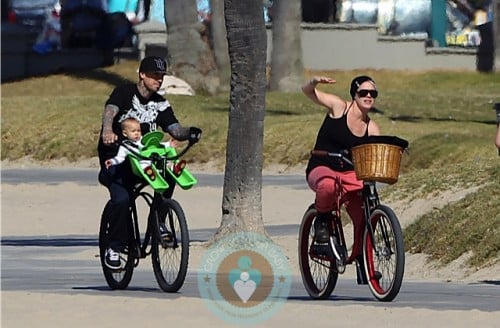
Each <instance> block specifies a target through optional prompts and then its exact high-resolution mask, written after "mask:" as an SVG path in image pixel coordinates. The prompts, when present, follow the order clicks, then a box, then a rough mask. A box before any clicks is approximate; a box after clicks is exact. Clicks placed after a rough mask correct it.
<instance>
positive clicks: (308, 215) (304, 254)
mask: <svg viewBox="0 0 500 328" xmlns="http://www.w3.org/2000/svg"><path fill="white" fill-rule="evenodd" d="M316 214H317V211H316V208H315V207H314V205H311V206H309V208H308V209H307V211H306V212H305V214H304V217H303V218H302V223H301V225H300V230H299V249H298V251H299V267H300V274H301V276H302V283H303V284H304V287H305V289H306V291H307V293H308V294H309V296H311V298H313V299H327V298H328V297H330V295H331V293H332V292H333V289H334V288H335V285H336V284H337V279H338V272H337V270H336V268H335V264H334V263H333V262H331V261H330V260H328V259H326V258H323V257H322V256H318V255H316V254H314V252H313V251H312V249H311V246H312V245H313V243H314V228H313V221H314V219H315V218H316Z"/></svg>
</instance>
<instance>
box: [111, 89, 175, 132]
mask: <svg viewBox="0 0 500 328" xmlns="http://www.w3.org/2000/svg"><path fill="white" fill-rule="evenodd" d="M168 107H170V103H169V102H168V100H165V101H161V102H155V101H149V102H148V103H147V104H141V102H140V100H139V98H138V97H137V95H134V97H133V98H132V108H130V109H129V110H128V111H126V112H124V113H123V114H122V115H121V116H120V119H119V120H118V122H120V123H121V122H122V121H123V120H125V119H127V118H135V119H136V120H138V121H139V123H141V124H144V123H147V124H149V131H154V130H156V117H157V116H158V114H159V113H160V112H163V111H164V110H166V109H167V108H168Z"/></svg>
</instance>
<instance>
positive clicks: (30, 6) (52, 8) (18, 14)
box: [7, 0, 61, 35]
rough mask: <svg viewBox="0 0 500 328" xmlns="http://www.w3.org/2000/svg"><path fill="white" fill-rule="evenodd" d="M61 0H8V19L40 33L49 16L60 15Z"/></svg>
mask: <svg viewBox="0 0 500 328" xmlns="http://www.w3.org/2000/svg"><path fill="white" fill-rule="evenodd" d="M60 11H61V4H60V2H59V0H8V11H7V12H8V15H7V20H8V22H10V23H16V24H20V25H23V26H25V27H26V28H28V29H29V30H30V31H33V32H35V33H36V34H37V35H39V34H40V33H41V32H42V31H43V29H44V26H45V22H46V21H47V19H48V18H49V17H59V13H60Z"/></svg>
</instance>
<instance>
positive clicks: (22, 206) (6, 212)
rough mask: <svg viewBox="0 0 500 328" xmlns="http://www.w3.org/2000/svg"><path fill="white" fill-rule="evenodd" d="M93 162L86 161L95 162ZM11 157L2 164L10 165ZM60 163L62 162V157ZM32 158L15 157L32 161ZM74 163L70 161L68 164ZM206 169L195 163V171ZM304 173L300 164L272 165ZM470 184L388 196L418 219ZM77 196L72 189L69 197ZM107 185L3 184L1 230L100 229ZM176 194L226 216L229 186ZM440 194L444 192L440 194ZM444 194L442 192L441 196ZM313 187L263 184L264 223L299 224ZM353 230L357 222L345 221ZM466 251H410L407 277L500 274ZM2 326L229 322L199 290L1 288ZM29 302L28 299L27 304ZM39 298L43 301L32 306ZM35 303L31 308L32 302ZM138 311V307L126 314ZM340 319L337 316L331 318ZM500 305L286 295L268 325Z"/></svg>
mask: <svg viewBox="0 0 500 328" xmlns="http://www.w3.org/2000/svg"><path fill="white" fill-rule="evenodd" d="M93 163H94V162H92V161H90V162H87V163H80V165H81V166H84V167H92V166H93V165H94V164H93ZM10 164H11V163H7V162H4V163H2V166H3V167H4V168H5V167H9V166H10ZM55 165H59V166H60V165H61V163H60V162H59V163H56V164H55ZM27 166H29V164H28V163H24V164H19V163H17V164H16V167H18V168H19V167H27ZM63 166H68V165H63ZM197 170H198V171H201V170H200V169H199V168H197V169H196V168H193V169H192V171H193V172H194V173H196V172H197ZM283 171H285V173H284V174H286V173H290V172H291V173H300V174H301V173H302V171H297V170H295V171H294V170H291V169H288V170H284V169H283V168H276V167H274V168H268V169H266V173H270V172H272V173H281V172H283ZM467 192H470V190H459V191H450V192H449V194H447V195H442V197H440V198H437V197H434V199H435V202H438V203H439V204H438V203H429V201H426V200H420V201H416V202H415V201H414V202H412V203H403V202H401V203H395V204H388V205H390V206H392V207H393V208H394V210H395V212H396V213H397V214H398V216H399V217H400V218H401V222H402V225H403V226H404V225H406V224H408V223H409V222H411V221H412V220H414V219H415V218H416V217H417V215H418V214H422V213H423V212H425V211H426V210H430V209H431V208H432V207H434V206H443V205H444V204H446V203H447V202H449V201H454V200H457V199H460V198H461V197H463V196H464V195H465V194H467ZM68 196H70V197H68ZM107 197H108V194H107V191H106V189H105V188H104V187H102V186H99V185H97V183H96V185H91V186H80V185H76V184H73V183H63V184H60V185H41V186H36V187H33V186H31V185H7V184H2V185H1V200H2V203H1V209H2V210H1V214H2V217H1V221H2V222H1V229H2V230H1V234H2V237H5V236H56V235H95V234H96V233H97V229H98V226H99V217H100V214H101V211H102V208H103V206H104V204H105V202H106V200H107ZM175 198H176V199H177V200H178V201H179V202H180V203H181V204H182V205H183V207H184V210H185V212H186V216H187V217H188V223H189V227H190V229H198V228H216V227H218V226H219V224H220V217H221V200H222V188H208V187H194V188H193V189H191V190H188V191H184V190H181V189H178V190H177V191H176V194H175ZM436 199H438V200H436ZM439 199H440V200H439ZM312 200H313V194H312V192H311V191H309V190H307V189H292V188H287V187H274V186H272V187H264V188H263V203H262V208H263V218H264V224H265V225H277V224H299V223H300V220H301V217H302V214H303V213H304V211H305V209H306V207H307V206H308V205H309V204H310V203H311V202H312ZM346 230H347V231H350V229H348V228H347V229H346ZM273 239H274V240H275V242H276V243H277V244H278V245H280V246H281V247H282V249H283V251H284V252H285V254H286V255H287V257H288V258H289V259H290V264H291V268H292V271H293V274H294V275H300V272H299V269H298V265H297V255H296V248H297V237H296V236H285V237H276V238H273ZM204 251H205V248H204V247H203V246H200V245H194V246H192V247H191V257H190V267H191V268H197V265H198V263H199V261H200V258H201V256H202V255H203V253H204ZM79 256H82V257H87V256H92V257H94V256H95V252H90V253H89V252H82V253H81V254H79ZM464 260H465V257H464V258H461V259H459V260H457V261H456V262H455V263H452V264H451V265H449V266H447V267H445V268H440V267H438V266H436V265H435V264H433V263H428V262H427V260H426V258H425V256H423V255H410V254H407V257H406V269H405V280H407V281H411V280H423V279H425V280H427V281H454V282H464V283H467V282H475V281H481V280H500V265H498V264H497V265H496V266H494V267H489V268H483V269H481V270H470V269H466V268H464V266H463V261H464ZM345 276H347V277H348V278H354V277H355V273H354V268H348V270H347V272H346V274H345ZM492 288H495V287H492ZM1 297H2V327H31V326H34V325H35V324H37V325H39V324H42V325H43V326H44V327H60V326H64V325H66V324H71V326H72V327H88V326H94V325H97V326H99V327H116V326H120V325H121V326H123V327H132V326H136V325H141V324H144V323H145V322H147V323H148V324H147V325H148V326H150V325H151V324H156V323H163V324H165V317H164V316H159V315H158V314H159V313H166V314H167V317H168V321H167V322H166V323H167V324H172V323H175V324H176V325H178V324H183V325H187V326H194V325H199V326H201V327H220V326H225V323H224V322H223V321H221V320H220V319H219V318H217V317H216V316H214V315H213V314H212V313H211V312H210V311H209V309H208V308H207V307H206V305H205V304H204V303H203V302H202V300H201V299H198V298H187V297H177V298H175V299H169V298H168V297H165V299H164V300H162V301H161V302H150V301H147V300H145V299H137V298H127V297H125V296H113V298H112V302H111V301H110V298H109V297H102V295H101V296H92V295H81V294H75V295H61V294H55V293H54V294H51V293H33V292H11V291H8V292H6V291H2V293H1ZM27 304H29V305H27ZM34 304H36V306H33V305H34ZM28 309H29V310H28ZM130 311H133V312H134V313H138V314H139V315H127V314H128V312H130ZM331 320H335V321H331ZM499 320H500V313H494V312H493V313H492V312H480V311H434V310H429V309H414V308H396V307H391V305H390V304H387V306H384V307H375V306H369V305H363V304H360V305H348V306H341V307H336V306H333V304H332V303H324V302H323V303H322V302H304V303H303V304H302V303H297V302H293V303H290V302H289V303H286V304H285V306H284V308H283V309H282V310H281V311H280V312H278V314H276V315H275V316H274V317H272V318H271V319H269V320H268V321H265V322H264V323H263V324H262V325H261V326H262V327H269V326H272V327H277V326H278V325H279V326H280V327H281V326H291V327H298V326H303V325H308V326H312V327H316V326H318V327H319V326H326V325H331V324H332V323H333V322H337V323H338V325H340V326H343V327H358V326H360V325H362V324H363V325H364V324H366V323H367V322H370V323H371V324H372V325H374V326H376V327H382V326H383V327H396V326H398V327H422V326H424V327H438V326H439V327H441V326H443V325H445V326H448V327H466V326H469V325H470V324H471V323H474V324H475V325H477V326H481V327H493V326H496V325H497V324H498V322H500V321H499Z"/></svg>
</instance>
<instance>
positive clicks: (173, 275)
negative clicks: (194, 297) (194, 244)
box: [151, 199, 189, 293]
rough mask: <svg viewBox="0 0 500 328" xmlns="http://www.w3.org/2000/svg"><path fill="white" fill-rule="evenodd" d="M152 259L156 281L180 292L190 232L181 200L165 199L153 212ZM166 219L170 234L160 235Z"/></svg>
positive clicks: (161, 285) (185, 271) (165, 289)
mask: <svg viewBox="0 0 500 328" xmlns="http://www.w3.org/2000/svg"><path fill="white" fill-rule="evenodd" d="M152 218H153V221H154V222H152V223H153V227H154V231H153V233H152V235H153V236H152V240H151V260H152V264H153V271H154V274H155V277H156V281H157V282H158V285H159V286H160V288H161V289H162V290H163V291H165V292H169V293H174V292H177V291H178V290H179V289H180V288H181V287H182V285H183V284H184V279H185V278H186V274H187V268H188V261H189V232H188V227H187V223H186V218H185V216H184V211H183V210H182V207H181V206H180V204H179V203H178V202H177V201H175V200H173V199H166V200H164V201H163V202H162V203H161V204H160V205H159V207H158V208H157V210H156V211H155V212H154V213H153V217H152ZM160 222H164V223H165V225H166V227H167V229H168V231H169V232H170V234H171V236H169V238H168V239H166V238H162V237H161V235H160V229H159V224H160Z"/></svg>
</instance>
